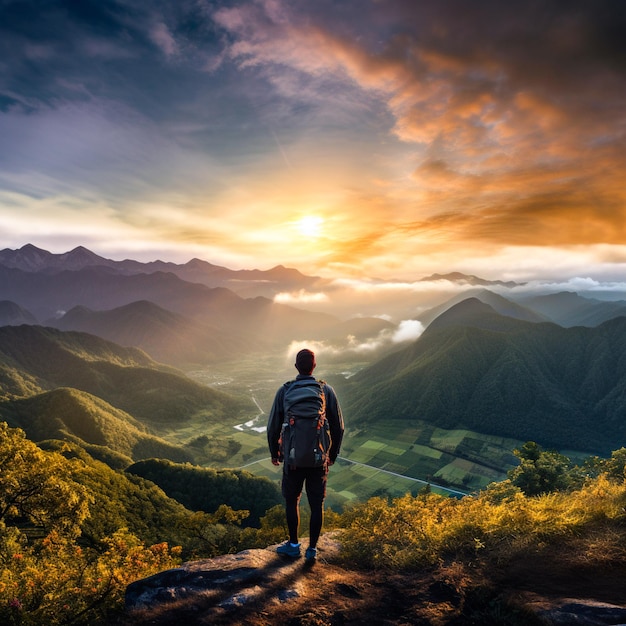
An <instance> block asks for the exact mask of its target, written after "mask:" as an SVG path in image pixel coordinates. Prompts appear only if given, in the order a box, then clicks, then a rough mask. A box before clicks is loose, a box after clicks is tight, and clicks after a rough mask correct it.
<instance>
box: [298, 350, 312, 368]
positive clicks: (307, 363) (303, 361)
mask: <svg viewBox="0 0 626 626" xmlns="http://www.w3.org/2000/svg"><path fill="white" fill-rule="evenodd" d="M314 367H315V354H314V353H313V351H312V350H309V349H308V348H304V350H300V352H298V354H296V369H297V370H298V372H299V373H300V374H310V373H311V372H313V368H314Z"/></svg>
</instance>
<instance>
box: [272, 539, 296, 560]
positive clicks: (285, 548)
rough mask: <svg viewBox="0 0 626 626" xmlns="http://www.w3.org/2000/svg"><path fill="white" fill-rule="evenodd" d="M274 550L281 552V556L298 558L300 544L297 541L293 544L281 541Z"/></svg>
mask: <svg viewBox="0 0 626 626" xmlns="http://www.w3.org/2000/svg"><path fill="white" fill-rule="evenodd" d="M276 552H278V554H282V555H283V556H288V557H291V558H292V559H299V558H300V544H299V543H297V544H296V545H295V546H294V545H293V544H292V543H291V542H289V541H285V543H281V544H280V545H279V546H278V548H276Z"/></svg>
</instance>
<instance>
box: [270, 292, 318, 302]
mask: <svg viewBox="0 0 626 626" xmlns="http://www.w3.org/2000/svg"><path fill="white" fill-rule="evenodd" d="M327 301H328V296H327V295H326V294H325V293H323V292H321V291H318V292H315V293H313V292H309V291H306V290H305V289H300V290H299V291H292V292H286V291H282V292H281V293H277V294H276V295H275V296H274V302H278V303H280V304H310V303H316V302H327Z"/></svg>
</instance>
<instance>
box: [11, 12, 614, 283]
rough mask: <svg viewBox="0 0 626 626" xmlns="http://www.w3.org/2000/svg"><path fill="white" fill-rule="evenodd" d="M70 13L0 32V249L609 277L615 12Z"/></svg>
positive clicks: (342, 269) (372, 270) (15, 20)
mask: <svg viewBox="0 0 626 626" xmlns="http://www.w3.org/2000/svg"><path fill="white" fill-rule="evenodd" d="M89 6H90V7H91V8H85V9H84V10H82V9H81V10H79V9H78V4H77V5H76V6H74V5H68V6H65V5H64V4H58V3H47V4H45V6H41V4H40V3H35V2H33V1H32V0H25V1H24V2H20V3H9V5H7V7H5V9H4V10H3V19H2V20H1V21H0V46H1V47H2V50H3V60H4V68H5V71H4V73H3V75H2V78H1V80H0V101H1V103H2V105H1V106H0V136H1V137H2V141H1V142H0V159H1V161H2V167H1V168H0V247H8V248H19V247H20V246H22V245H24V244H25V243H28V242H31V243H33V244H35V245H38V246H40V247H42V248H45V249H48V250H51V251H53V252H57V253H61V252H65V251H67V250H69V249H71V248H73V247H75V246H77V245H85V246H87V247H89V248H90V249H93V250H95V251H96V252H98V253H99V254H102V255H104V256H110V257H112V258H126V257H129V256H133V257H140V258H142V259H143V260H154V259H156V258H164V259H171V260H175V261H179V262H184V261H186V260H189V259H190V258H193V257H199V258H203V259H206V260H209V261H211V262H214V263H217V264H222V265H228V266H229V267H234V268H246V267H256V266H258V263H259V261H262V262H263V263H264V264H265V266H266V267H272V266H274V265H277V264H283V265H287V266H294V267H299V268H304V267H306V268H307V270H308V271H314V272H315V273H318V274H320V275H324V276H329V277H340V276H342V275H346V274H347V275H349V276H351V277H355V276H357V277H363V278H367V277H372V276H382V277H386V278H389V279H399V280H412V279H415V278H417V277H419V276H423V275H424V274H428V273H432V272H437V271H446V270H458V271H464V272H469V273H475V274H479V273H482V274H485V273H487V274H488V275H489V276H490V277H494V276H496V275H498V276H500V275H505V276H511V277H515V278H518V279H524V278H532V277H537V276H551V277H552V276H558V277H568V276H592V277H593V276H600V275H612V276H617V275H621V274H623V273H624V271H625V270H626V228H625V226H624V224H626V186H624V184H623V172H624V171H625V170H626V148H625V146H624V140H623V128H624V127H625V125H626V76H625V70H624V64H623V63H622V62H621V61H620V59H622V57H623V54H622V52H623V49H622V45H623V44H622V43H621V40H619V38H616V37H615V36H614V35H615V33H617V32H618V31H619V29H620V28H622V22H620V21H619V20H620V19H622V17H623V16H622V17H620V16H621V15H622V13H623V12H622V13H619V14H618V13H617V12H615V13H616V14H615V15H613V13H612V9H611V7H612V6H613V5H611V4H610V3H609V4H605V3H604V1H603V0H602V1H601V2H599V3H595V2H588V3H582V4H580V3H573V4H572V3H567V2H561V1H560V0H547V1H546V2H542V3H538V4H537V3H528V4H525V5H515V6H513V5H510V4H509V3H505V2H500V3H493V2H486V1H484V0H476V1H475V2H474V1H473V2H468V3H466V4H465V5H464V9H463V11H462V12H460V11H459V10H458V6H459V5H458V3H456V2H453V1H452V0H441V1H437V2H429V1H426V0H397V1H396V0H395V1H393V2H389V3H387V2H384V3H381V2H376V1H374V0H346V1H343V0H342V1H341V2H338V1H337V0H320V2H315V3H306V2H291V1H288V0H271V1H270V0H240V1H239V0H238V1H235V2H229V3H222V2H216V3H203V5H202V6H203V9H202V10H200V9H197V6H196V4H195V3H191V4H189V5H187V4H185V3H183V4H180V3H176V2H173V1H172V0H164V2H163V3H161V4H160V5H159V8H158V9H157V8H156V7H155V6H153V5H152V4H151V3H144V4H140V5H137V4H132V5H131V4H130V3H128V2H126V0H120V2H117V3H115V8H114V9H113V8H111V9H110V10H109V9H105V8H102V9H101V10H100V9H98V10H96V8H95V7H96V5H93V6H92V5H89ZM194 7H195V8H194ZM196 9H197V10H196ZM29 14H32V15H36V16H37V19H36V20H30V21H29V20H27V19H25V17H24V16H26V15H29ZM105 16H106V17H105ZM37 24H44V25H45V26H43V27H41V28H40V27H39V26H37ZM539 25H541V26H539ZM573 60H575V62H574V61H573ZM331 224H332V227H331ZM529 250H531V251H532V253H531V254H529V253H528V251H529Z"/></svg>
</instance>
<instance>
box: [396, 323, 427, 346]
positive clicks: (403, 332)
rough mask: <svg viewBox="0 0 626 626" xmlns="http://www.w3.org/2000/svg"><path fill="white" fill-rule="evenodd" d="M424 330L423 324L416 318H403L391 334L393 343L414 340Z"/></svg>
mask: <svg viewBox="0 0 626 626" xmlns="http://www.w3.org/2000/svg"><path fill="white" fill-rule="evenodd" d="M423 332H424V325H423V324H422V323H421V322H419V321H418V320H403V321H402V322H400V324H398V329H397V330H396V332H395V333H394V334H393V335H392V337H391V341H393V343H403V342H405V341H415V339H417V338H418V337H419V336H420V335H421V334H422V333H423Z"/></svg>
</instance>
